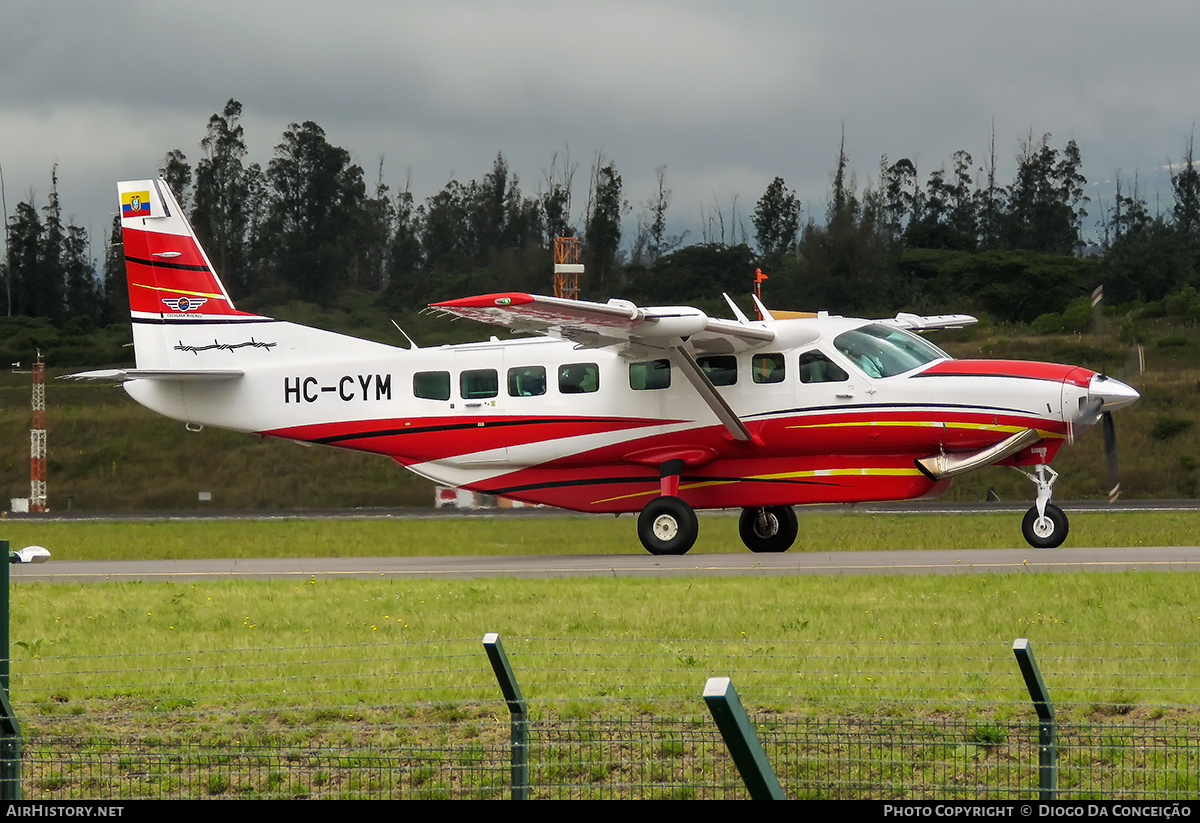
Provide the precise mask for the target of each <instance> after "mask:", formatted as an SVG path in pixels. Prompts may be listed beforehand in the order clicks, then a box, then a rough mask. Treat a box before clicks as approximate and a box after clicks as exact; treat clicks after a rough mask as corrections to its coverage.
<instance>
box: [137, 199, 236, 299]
mask: <svg viewBox="0 0 1200 823" xmlns="http://www.w3.org/2000/svg"><path fill="white" fill-rule="evenodd" d="M117 190H118V192H119V193H120V198H121V239H122V242H123V243H124V246H125V276H126V278H127V280H128V283H129V308H130V311H131V313H132V315H133V319H134V320H135V321H136V320H151V321H164V322H174V321H179V322H193V321H195V320H213V319H214V318H223V317H254V316H255V315H250V314H246V313H245V312H240V311H238V310H237V309H236V308H234V305H233V301H232V300H231V299H230V298H229V294H228V292H226V291H225V286H224V285H223V284H222V283H221V280H220V278H219V277H217V274H216V272H214V271H213V267H212V263H211V262H209V259H208V255H206V254H205V253H204V249H202V248H200V244H199V243H198V242H197V241H196V233H195V232H194V231H192V227H191V225H190V224H189V223H188V220H187V217H186V216H184V214H183V210H182V209H181V208H180V207H179V204H178V203H177V202H176V201H175V197H174V196H173V195H172V194H171V189H170V187H168V186H167V184H166V183H165V182H164V181H162V180H133V181H128V182H124V183H118V184H117Z"/></svg>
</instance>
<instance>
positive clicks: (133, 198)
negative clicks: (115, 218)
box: [121, 191, 150, 217]
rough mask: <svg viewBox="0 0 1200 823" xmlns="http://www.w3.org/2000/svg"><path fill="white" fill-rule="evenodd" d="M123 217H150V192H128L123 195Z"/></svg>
mask: <svg viewBox="0 0 1200 823" xmlns="http://www.w3.org/2000/svg"><path fill="white" fill-rule="evenodd" d="M121 216H122V217H149V216H150V192H148V191H127V192H123V193H122V194H121Z"/></svg>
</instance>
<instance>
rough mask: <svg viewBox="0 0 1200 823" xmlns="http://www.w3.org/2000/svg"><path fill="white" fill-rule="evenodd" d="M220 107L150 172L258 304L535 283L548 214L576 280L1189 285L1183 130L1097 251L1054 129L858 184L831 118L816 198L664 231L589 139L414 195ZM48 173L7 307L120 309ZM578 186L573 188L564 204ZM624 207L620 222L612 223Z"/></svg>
mask: <svg viewBox="0 0 1200 823" xmlns="http://www.w3.org/2000/svg"><path fill="white" fill-rule="evenodd" d="M241 115H242V106H241V104H240V103H239V102H237V101H236V100H230V101H228V103H226V105H225V106H224V108H223V109H222V110H221V111H220V112H218V113H215V114H213V115H212V116H211V117H210V118H209V120H208V124H207V127H206V128H205V131H204V134H203V136H202V138H201V139H200V141H199V143H198V148H199V150H200V153H199V156H198V158H197V159H196V160H195V162H194V164H193V163H192V162H190V161H189V159H188V157H187V155H186V154H185V153H184V152H183V151H182V150H180V149H172V150H170V151H168V152H167V153H166V155H165V157H164V160H163V164H162V168H161V169H160V170H159V172H160V175H161V176H162V177H163V179H165V180H166V181H167V183H168V185H170V186H171V188H172V190H173V191H174V192H175V195H176V197H177V198H178V200H179V202H180V204H181V206H182V207H183V208H184V210H185V211H186V212H187V213H188V215H189V217H190V218H191V221H192V224H193V226H194V227H195V230H196V233H197V235H198V236H199V239H200V241H201V244H202V245H203V246H204V248H205V249H206V250H207V252H208V254H209V256H210V258H211V259H212V262H213V264H214V265H215V266H216V268H217V269H218V271H219V272H220V273H221V275H222V277H223V279H224V280H225V281H226V284H227V286H228V287H229V289H230V291H231V293H232V294H233V295H234V297H235V298H236V299H243V298H247V297H249V298H252V299H253V300H254V301H256V304H257V305H271V304H277V303H281V302H285V301H287V300H289V299H294V298H302V299H306V300H312V301H322V300H327V299H329V298H330V297H332V296H334V295H336V294H338V293H339V292H341V291H343V290H346V289H354V290H358V291H362V292H367V293H371V294H374V295H376V296H377V298H378V299H379V300H380V301H381V302H382V303H383V304H385V305H387V306H388V307H389V308H391V309H395V310H405V309H412V308H416V307H419V306H422V305H424V304H425V303H427V302H430V301H434V300H438V299H445V298H449V297H455V296H462V295H465V294H471V293H479V292H487V291H494V290H497V289H504V290H529V291H539V292H544V291H546V290H547V289H548V287H549V283H550V271H551V261H550V251H549V250H550V248H551V247H552V242H553V238H554V237H557V236H578V237H580V238H581V239H582V241H583V249H584V260H583V262H584V263H585V266H586V272H587V273H586V275H585V279H584V282H583V290H584V296H585V297H587V298H589V299H606V298H608V297H610V296H622V297H628V298H631V299H635V300H644V301H648V302H671V303H679V302H698V303H705V302H707V301H711V300H713V298H716V297H718V296H719V294H720V292H722V291H728V292H731V293H744V292H746V291H748V290H749V287H750V284H751V283H752V277H753V273H754V270H755V269H756V268H762V269H763V270H764V271H765V272H766V273H767V274H768V276H769V278H770V279H769V280H768V282H767V284H766V287H765V293H766V294H767V295H769V298H770V299H769V302H770V303H771V304H772V305H777V306H786V307H789V308H801V307H803V308H826V309H830V310H833V311H836V312H840V313H857V312H863V313H867V312H887V313H890V312H895V311H896V310H898V309H906V310H917V311H925V310H930V311H936V310H950V309H953V310H960V311H961V310H975V311H983V312H987V313H990V314H991V315H993V316H995V317H996V318H997V319H1000V320H1021V321H1030V320H1033V319H1034V318H1035V317H1037V316H1038V315H1039V314H1042V313H1044V312H1047V311H1062V310H1063V309H1064V308H1065V307H1066V305H1067V304H1068V303H1069V302H1070V301H1071V300H1072V299H1076V298H1078V297H1079V296H1080V295H1084V294H1087V293H1088V292H1090V290H1091V289H1092V288H1093V287H1094V286H1095V285H1097V284H1100V283H1103V284H1104V285H1105V289H1106V295H1107V298H1108V301H1109V302H1110V303H1124V302H1133V301H1138V302H1152V301H1163V300H1164V299H1166V298H1168V297H1170V296H1172V295H1178V294H1189V292H1188V290H1189V289H1190V290H1191V291H1190V295H1192V296H1193V297H1194V296H1195V295H1196V291H1195V288H1196V286H1197V285H1198V284H1197V282H1196V281H1197V278H1196V274H1197V260H1198V258H1200V174H1198V172H1197V170H1196V168H1195V165H1194V162H1193V160H1194V157H1193V150H1192V146H1191V144H1190V143H1189V145H1188V146H1187V150H1186V153H1185V156H1184V158H1183V160H1182V162H1181V163H1179V164H1178V165H1176V166H1174V167H1173V170H1172V173H1171V186H1172V193H1173V196H1174V203H1173V206H1172V208H1171V209H1170V210H1169V211H1166V212H1161V211H1160V212H1158V213H1152V210H1151V209H1150V207H1149V206H1148V204H1147V202H1146V200H1145V197H1144V193H1143V192H1142V191H1141V190H1140V187H1139V184H1138V181H1137V179H1136V178H1135V179H1134V181H1133V183H1132V184H1130V183H1129V182H1128V181H1127V180H1123V179H1120V178H1119V179H1118V183H1117V188H1116V195H1115V198H1114V202H1113V203H1112V204H1110V205H1108V206H1107V207H1105V208H1101V209H1100V217H1101V226H1102V243H1101V249H1100V253H1099V254H1092V255H1085V254H1083V237H1084V228H1085V220H1086V219H1087V217H1088V211H1087V209H1088V208H1089V206H1090V205H1091V203H1090V200H1089V198H1088V197H1087V196H1086V194H1085V192H1086V191H1087V189H1086V186H1087V180H1086V179H1085V177H1084V175H1083V172H1082V165H1083V161H1082V154H1081V151H1080V148H1079V146H1078V145H1077V144H1076V143H1075V142H1074V141H1068V142H1067V143H1066V145H1065V146H1063V147H1061V148H1059V147H1056V146H1055V145H1054V144H1053V142H1052V137H1051V135H1043V136H1042V137H1040V138H1035V137H1034V136H1033V134H1032V133H1030V134H1029V135H1028V136H1027V137H1026V138H1025V139H1024V140H1022V141H1021V142H1020V149H1019V152H1018V155H1017V169H1016V173H1015V175H1014V177H1013V178H1012V180H1011V181H1008V182H1007V183H1002V182H1000V181H998V180H997V172H996V169H997V162H996V152H995V140H994V138H993V140H992V145H991V149H990V156H989V157H988V158H987V159H986V160H985V161H984V162H983V163H982V164H978V165H977V164H976V163H975V161H974V159H973V158H972V156H971V154H970V153H968V152H966V151H958V152H955V154H954V155H953V157H952V158H951V159H950V161H949V162H948V163H944V164H942V165H940V166H938V167H937V168H933V169H931V170H930V171H928V172H927V173H924V174H923V175H922V172H921V170H919V169H918V168H917V165H916V164H915V163H914V162H913V161H912V160H910V159H908V158H902V159H899V160H895V161H891V160H889V158H887V157H883V158H882V159H881V161H880V165H879V171H878V175H877V177H876V179H875V180H874V181H873V182H872V183H871V184H869V185H867V186H865V187H863V188H862V189H861V190H859V188H858V186H857V183H856V180H855V178H854V175H853V174H852V173H851V172H850V170H849V158H848V157H847V155H846V151H845V140H844V138H843V140H842V143H841V145H840V146H839V149H838V154H837V158H836V162H835V164H834V170H833V173H832V186H831V190H830V192H829V194H828V197H827V203H826V208H825V210H824V213H823V214H820V215H816V214H807V215H806V214H804V213H803V212H804V210H803V209H802V205H801V202H800V200H799V198H798V197H797V195H796V193H795V191H793V190H792V189H790V188H789V187H788V185H787V183H786V182H785V181H784V179H783V178H782V177H776V178H775V179H774V180H773V181H772V182H771V183H770V185H768V186H767V189H766V190H765V191H764V192H763V194H762V196H761V197H760V198H759V199H758V201H757V203H756V205H755V207H754V210H753V212H752V214H751V215H750V223H749V225H748V226H747V225H746V224H745V221H744V220H743V219H742V218H740V217H739V216H738V215H737V214H736V211H734V212H733V213H730V214H725V213H724V212H723V211H722V209H721V208H720V207H719V206H718V207H714V208H713V209H710V210H709V211H708V212H707V213H706V214H702V222H703V225H702V226H701V229H700V237H699V238H698V242H685V241H687V240H688V238H687V236H686V235H669V234H668V233H667V227H668V225H669V221H668V218H667V215H668V212H669V209H670V207H671V190H670V189H669V188H668V186H667V178H666V167H665V166H662V167H659V168H658V169H657V171H656V187H655V191H654V192H653V193H652V194H651V196H650V197H649V198H648V199H647V200H645V201H644V202H642V203H640V204H637V206H636V208H637V214H636V220H635V221H627V218H628V216H629V215H630V214H631V213H632V212H633V211H634V209H635V206H634V205H632V204H631V203H630V202H629V200H628V199H627V198H626V195H625V192H624V190H623V184H622V178H621V175H620V173H619V171H618V169H617V166H616V164H615V162H614V161H613V160H612V159H611V158H608V157H605V156H604V155H602V154H598V155H597V156H596V157H595V158H594V160H593V162H592V164H591V168H590V171H589V173H588V174H587V179H586V183H584V184H583V185H578V184H577V182H576V177H577V172H578V164H573V163H572V162H571V160H570V157H569V154H568V153H566V152H563V153H562V154H560V155H555V156H554V157H553V158H552V162H551V164H550V169H549V171H547V172H545V173H544V179H542V180H541V181H539V183H538V186H537V188H536V190H535V191H533V192H528V191H524V190H523V189H522V186H521V181H520V180H518V177H517V175H516V174H514V173H513V172H512V171H511V170H510V169H509V168H508V164H507V162H506V161H505V159H504V157H503V155H502V154H499V153H498V154H497V155H496V157H495V158H494V159H493V161H492V164H491V168H490V170H489V171H488V172H487V173H486V174H484V175H483V176H482V177H480V178H478V179H473V180H470V181H469V182H461V181H459V180H454V179H452V180H450V181H449V182H448V183H446V185H445V186H444V187H443V188H442V189H441V190H440V191H438V192H436V193H434V194H433V195H431V196H429V197H426V198H425V199H424V200H421V201H418V200H417V198H416V197H415V196H414V194H413V193H412V191H411V188H410V186H409V185H408V184H406V185H405V186H404V187H403V188H402V189H399V190H395V191H393V190H392V189H391V188H390V187H389V186H388V185H387V184H386V183H385V182H384V170H383V161H382V160H381V161H380V164H379V167H378V169H377V170H376V174H375V175H373V177H374V180H373V181H372V180H369V179H368V178H369V176H368V174H367V173H366V171H364V169H363V168H362V167H361V166H360V165H358V164H356V163H354V162H353V161H352V158H351V155H350V152H349V151H347V150H346V149H344V148H342V147H339V146H335V145H332V144H331V143H330V142H329V140H328V139H327V137H326V134H325V132H324V130H323V129H322V128H321V127H320V126H319V125H317V124H316V123H314V122H312V121H305V122H303V123H292V124H290V125H289V126H288V128H287V129H286V130H285V131H284V133H283V135H282V137H281V140H280V142H279V143H278V144H277V145H276V146H275V149H274V153H273V156H272V158H271V160H270V161H269V162H268V163H267V165H266V168H263V167H261V166H260V165H259V164H257V163H248V162H247V160H246V158H247V155H248V151H247V144H246V136H245V131H244V128H243V127H242V125H241ZM51 180H52V185H51V189H50V195H49V199H48V202H47V203H46V204H45V205H43V206H41V207H39V206H37V205H36V204H35V203H33V202H21V203H18V204H17V206H16V208H15V209H14V210H13V212H12V213H11V214H6V219H5V228H6V233H7V241H8V242H7V254H6V258H5V260H4V261H3V264H2V268H0V275H2V277H3V281H4V284H5V297H6V300H7V311H8V314H9V315H21V316H31V317H46V318H50V319H51V320H52V321H54V322H56V323H59V322H62V321H65V320H66V319H67V318H81V320H79V321H74V322H82V323H85V324H86V323H95V324H98V325H106V324H109V323H114V322H120V321H122V320H123V319H124V317H126V316H127V311H128V308H127V297H126V295H125V285H124V273H123V263H122V260H121V251H120V234H119V228H120V227H119V221H118V220H116V219H114V222H113V227H112V234H111V236H110V238H109V242H108V243H107V244H106V253H105V256H104V260H103V261H101V262H99V263H98V262H97V261H95V260H93V259H91V258H90V244H89V238H88V236H87V232H86V231H85V230H84V229H82V228H80V227H78V226H74V225H68V224H66V223H64V221H63V218H62V214H61V207H60V205H59V202H58V195H57V177H56V174H55V173H54V172H52V174H51ZM577 188H580V189H585V191H586V193H585V195H584V197H583V198H582V203H581V204H577V202H576V201H577V195H576V189H577ZM30 199H31V200H32V197H31V198H30ZM630 222H636V228H635V229H634V231H633V234H632V236H623V226H627V225H629V223H630ZM751 236H752V238H753V243H752V242H751ZM1189 299H1191V298H1189ZM1193 302H1196V303H1197V304H1198V305H1200V298H1198V299H1196V300H1194V301H1193Z"/></svg>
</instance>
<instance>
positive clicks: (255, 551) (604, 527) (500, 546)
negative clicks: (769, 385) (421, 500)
mask: <svg viewBox="0 0 1200 823" xmlns="http://www.w3.org/2000/svg"><path fill="white" fill-rule="evenodd" d="M798 513H799V516H800V538H799V539H798V541H797V543H796V545H795V546H794V547H793V548H792V549H791V551H793V552H798V551H869V550H875V549H961V548H978V549H990V548H1028V546H1027V545H1026V544H1025V541H1024V540H1023V539H1022V537H1021V533H1020V521H1021V513H1019V512H996V513H985V514H955V515H944V514H943V515H939V514H879V513H867V512H860V511H854V510H846V511H843V512H828V511H805V510H804V509H799V510H798ZM1070 517H1071V532H1070V535H1069V537H1068V540H1067V545H1068V546H1190V545H1193V544H1195V543H1196V542H1197V539H1198V536H1200V512H1193V511H1157V512H1137V511H1120V510H1116V511H1111V512H1074V513H1070ZM0 539H6V540H8V541H9V544H10V545H11V547H12V548H14V549H18V548H21V547H22V546H25V545H29V544H38V545H42V546H45V547H46V548H48V549H50V551H51V553H52V554H53V555H54V557H55V558H57V559H59V560H131V559H137V558H144V559H174V558H184V557H193V558H207V557H387V556H390V555H397V556H417V557H421V556H431V555H505V554H641V553H642V552H643V549H642V547H641V544H640V543H639V542H638V539H637V535H636V529H635V519H634V518H633V517H631V516H627V517H620V518H614V517H611V516H588V517H585V516H570V515H564V516H548V517H540V516H534V517H531V516H525V515H512V516H504V517H498V518H466V517H443V516H432V517H428V518H411V519H362V520H355V519H346V520H316V519H309V518H303V517H295V518H284V519H274V520H183V519H174V520H172V519H164V520H156V521H131V522H119V521H102V520H97V521H48V522H39V521H36V520H24V519H23V520H10V521H7V522H3V523H0ZM744 551H746V549H745V547H744V546H743V545H742V543H741V540H740V539H739V538H738V535H737V518H736V517H735V516H733V515H731V514H729V513H723V514H722V513H701V515H700V539H699V540H698V541H697V543H696V547H695V548H694V549H692V553H694V554H703V553H711V552H744ZM1030 551H1034V550H1032V549H1030Z"/></svg>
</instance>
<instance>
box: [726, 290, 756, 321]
mask: <svg viewBox="0 0 1200 823" xmlns="http://www.w3.org/2000/svg"><path fill="white" fill-rule="evenodd" d="M721 296H722V297H724V298H725V302H726V303H728V304H729V310H730V311H732V312H733V316H734V318H735V319H736V320H737V321H738V322H739V323H749V322H750V318H749V317H747V316H746V315H745V314H744V313H743V312H742V310H741V309H739V308H738V304H737V303H734V302H733V298H732V297H730V296H729V294H728V292H721Z"/></svg>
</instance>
